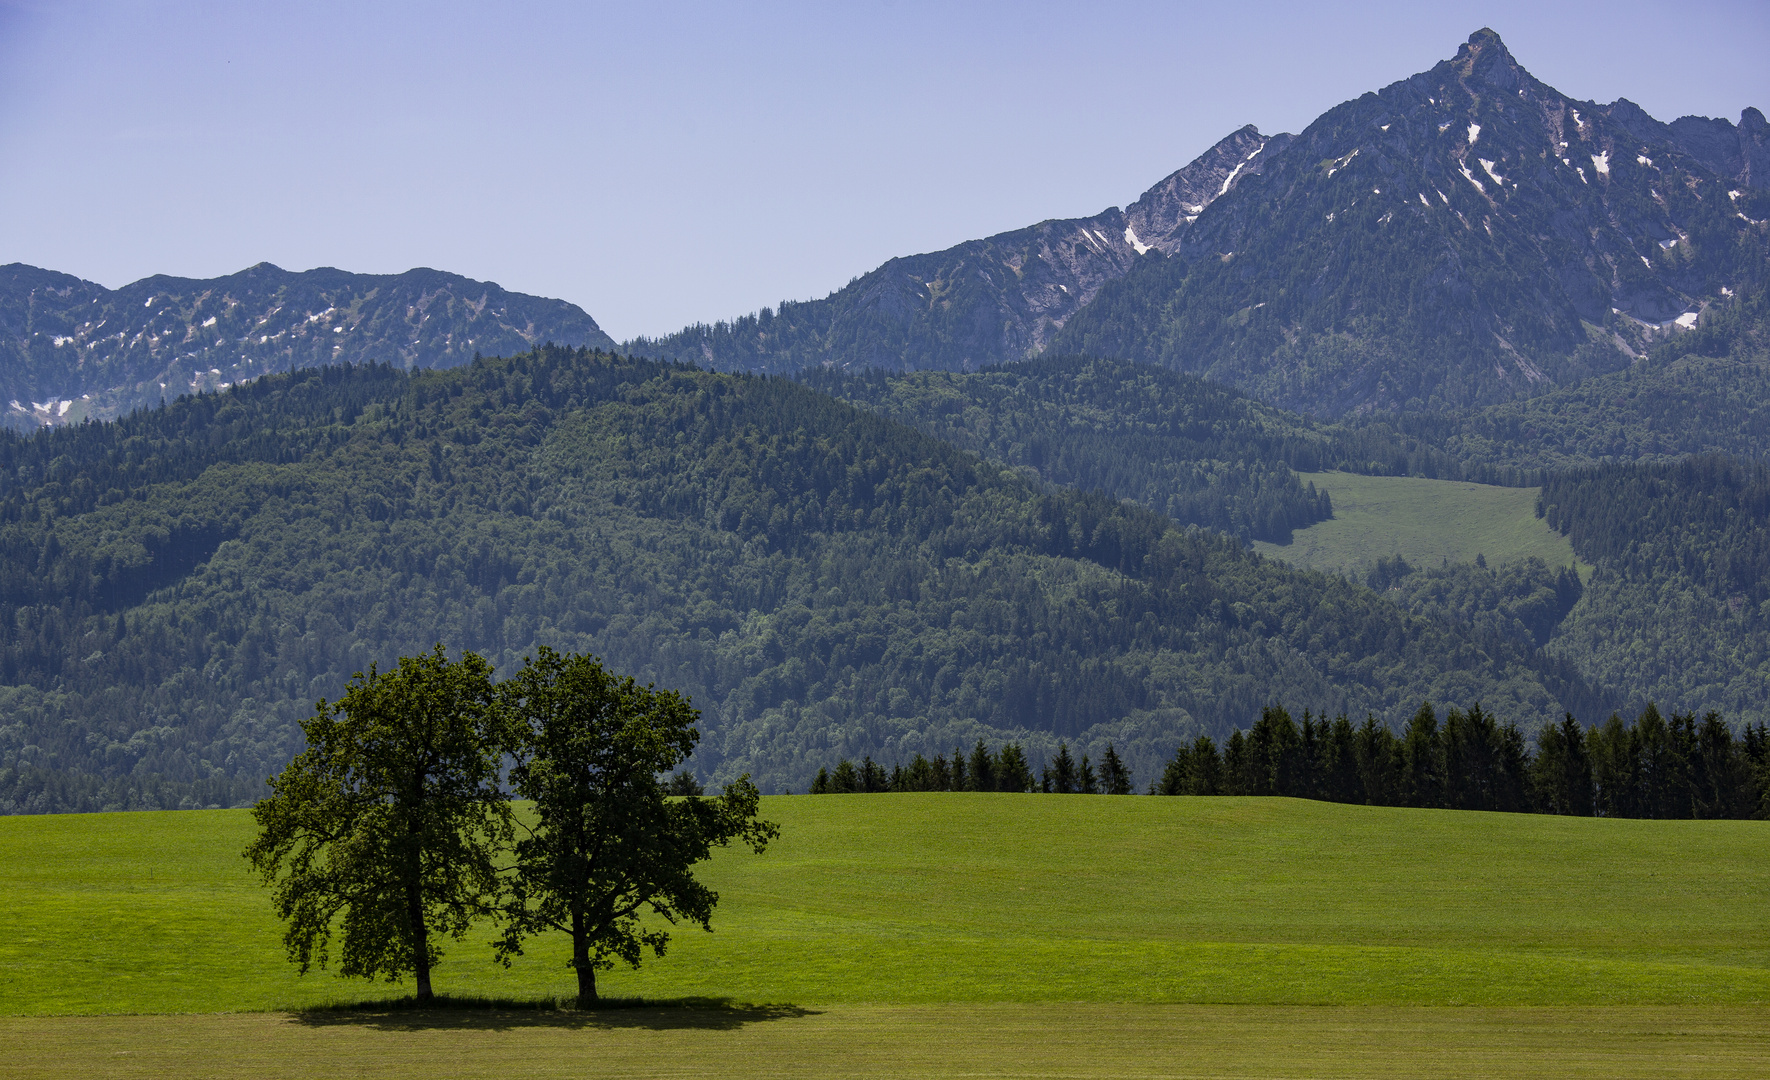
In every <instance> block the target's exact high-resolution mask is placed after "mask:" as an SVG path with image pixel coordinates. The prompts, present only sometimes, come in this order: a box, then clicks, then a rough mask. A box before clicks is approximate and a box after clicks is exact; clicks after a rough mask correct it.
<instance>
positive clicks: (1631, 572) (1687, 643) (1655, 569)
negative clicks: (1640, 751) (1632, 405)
mask: <svg viewBox="0 0 1770 1080" xmlns="http://www.w3.org/2000/svg"><path fill="white" fill-rule="evenodd" d="M1542 504H1543V506H1542V509H1543V513H1544V516H1545V518H1546V519H1547V520H1548V522H1549V524H1551V525H1553V526H1554V527H1555V528H1557V529H1559V530H1561V531H1562V532H1565V533H1566V534H1567V536H1568V539H1570V540H1571V541H1573V546H1574V550H1575V551H1577V552H1579V553H1580V555H1581V557H1582V558H1585V559H1586V560H1588V561H1590V562H1592V563H1594V564H1595V565H1596V566H1597V571H1596V572H1595V573H1594V574H1593V576H1592V581H1591V582H1590V584H1589V585H1588V586H1587V588H1586V590H1585V596H1584V597H1583V598H1582V599H1581V601H1580V603H1579V604H1578V605H1577V606H1576V607H1575V608H1574V609H1573V611H1572V613H1571V614H1570V615H1569V616H1568V619H1567V621H1566V622H1565V623H1563V624H1562V625H1561V628H1560V634H1559V637H1558V638H1557V640H1556V642H1555V644H1554V645H1553V646H1551V649H1550V651H1551V652H1555V653H1558V654H1560V655H1564V656H1568V657H1576V658H1578V662H1579V666H1580V667H1581V669H1582V670H1584V671H1585V672H1587V673H1589V674H1590V676H1591V677H1593V678H1594V679H1597V680H1600V681H1603V682H1606V683H1608V684H1609V685H1613V686H1626V687H1630V688H1631V689H1632V691H1633V692H1634V693H1636V694H1639V695H1642V696H1644V697H1647V698H1653V699H1657V700H1659V701H1662V702H1677V703H1678V707H1679V708H1681V709H1686V710H1695V711H1706V710H1709V709H1715V710H1719V711H1720V712H1721V713H1722V715H1724V716H1726V717H1727V718H1728V719H1729V720H1730V721H1733V722H1736V723H1737V722H1747V723H1750V722H1760V723H1761V722H1763V721H1764V720H1765V719H1766V718H1770V467H1766V466H1765V465H1763V464H1762V463H1745V462H1740V461H1737V460H1734V459H1731V458H1727V457H1722V456H1718V455H1715V456H1704V457H1695V458H1688V459H1685V460H1682V461H1673V462H1657V463H1646V464H1611V465H1604V466H1600V467H1598V468H1595V469H1587V470H1578V471H1572V472H1568V473H1564V474H1562V475H1559V476H1556V477H1554V478H1552V479H1551V480H1550V481H1549V482H1548V483H1547V484H1545V485H1544V486H1543V491H1542Z"/></svg>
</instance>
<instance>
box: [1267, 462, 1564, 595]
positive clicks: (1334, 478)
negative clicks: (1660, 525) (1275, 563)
mask: <svg viewBox="0 0 1770 1080" xmlns="http://www.w3.org/2000/svg"><path fill="white" fill-rule="evenodd" d="M1301 476H1302V478H1303V479H1304V480H1306V481H1312V482H1313V483H1314V484H1315V486H1316V487H1317V488H1325V489H1326V490H1327V492H1328V494H1329V495H1331V496H1332V497H1333V500H1334V516H1333V517H1332V518H1331V519H1329V520H1327V521H1323V522H1318V523H1317V524H1315V525H1311V526H1310V527H1309V528H1307V529H1299V530H1297V531H1296V532H1295V533H1293V534H1292V537H1291V542H1290V543H1288V544H1269V543H1265V542H1258V543H1255V545H1254V547H1255V549H1256V550H1258V551H1260V552H1261V553H1262V554H1265V555H1269V556H1271V557H1273V558H1275V559H1283V560H1284V561H1285V562H1288V563H1291V564H1292V565H1295V566H1303V567H1307V568H1309V569H1312V570H1330V571H1333V572H1335V573H1360V572H1362V571H1364V570H1365V569H1367V568H1369V567H1370V566H1371V564H1373V563H1374V562H1375V561H1376V560H1377V559H1381V558H1387V557H1389V556H1391V555H1397V554H1399V555H1401V556H1402V557H1404V558H1405V559H1407V561H1408V562H1409V563H1411V564H1413V565H1414V566H1416V567H1429V566H1438V565H1439V564H1440V563H1441V562H1442V561H1444V560H1449V561H1450V562H1453V563H1460V562H1474V561H1475V556H1477V555H1482V556H1484V557H1485V558H1486V559H1487V561H1488V562H1489V563H1490V564H1496V565H1497V564H1498V563H1502V562H1508V561H1510V560H1512V559H1523V558H1528V557H1529V556H1532V555H1535V556H1537V557H1538V558H1540V559H1542V560H1543V561H1544V562H1546V563H1548V564H1549V565H1550V566H1568V565H1571V564H1575V563H1577V560H1576V558H1575V557H1574V554H1573V545H1572V544H1570V543H1568V540H1567V538H1566V537H1565V536H1562V535H1561V534H1559V533H1557V532H1556V531H1555V530H1553V529H1551V528H1549V526H1548V525H1547V524H1545V523H1544V522H1543V521H1542V520H1541V519H1540V518H1538V517H1537V516H1536V496H1537V491H1538V490H1539V489H1537V488H1507V487H1494V486H1492V485H1489V484H1469V483H1464V482H1462V481H1460V480H1427V479H1424V478H1422V477H1417V476H1359V475H1357V474H1354V473H1341V472H1326V473H1303V474H1301ZM1586 572H1589V571H1587V570H1586V569H1585V568H1582V573H1586Z"/></svg>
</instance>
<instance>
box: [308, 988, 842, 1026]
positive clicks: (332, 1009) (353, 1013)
mask: <svg viewBox="0 0 1770 1080" xmlns="http://www.w3.org/2000/svg"><path fill="white" fill-rule="evenodd" d="M817 1015H819V1014H818V1012H817V1010H815V1009H807V1008H804V1007H802V1006H799V1005H782V1004H769V1005H755V1004H749V1003H738V1002H734V1001H732V1000H730V999H729V998H662V999H650V1000H648V999H645V998H605V999H603V1000H602V1001H601V1002H600V1003H598V1005H597V1007H596V1008H594V1009H579V1008H577V1006H576V1004H575V1002H574V1001H573V1000H572V999H571V998H535V999H519V998H465V997H446V996H443V997H438V998H436V999H435V1000H433V1001H428V1002H425V1003H423V1004H420V1003H418V1002H417V1001H415V1000H414V999H412V998H409V997H402V998H391V999H388V1000H385V1001H363V1002H354V1003H351V1004H347V1005H330V1006H322V1007H319V1008H310V1009H303V1010H300V1011H298V1012H295V1013H294V1014H293V1018H294V1020H295V1022H296V1023H298V1024H302V1025H305V1026H307V1027H344V1026H351V1027H366V1028H374V1029H375V1030H377V1031H426V1030H437V1029H451V1030H463V1031H507V1030H511V1029H515V1028H573V1029H576V1028H587V1029H602V1030H612V1029H615V1028H644V1029H646V1030H649V1031H677V1030H687V1029H694V1030H701V1031H732V1030H736V1029H738V1028H742V1027H748V1026H749V1025H751V1024H760V1023H765V1022H767V1021H770V1020H796V1019H799V1018H800V1017H805V1016H817Z"/></svg>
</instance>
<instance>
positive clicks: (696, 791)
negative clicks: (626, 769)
mask: <svg viewBox="0 0 1770 1080" xmlns="http://www.w3.org/2000/svg"><path fill="white" fill-rule="evenodd" d="M826 779H827V778H826ZM664 788H665V791H666V793H668V794H670V795H681V796H699V795H705V794H706V793H707V789H706V788H704V787H702V786H701V782H700V781H699V780H696V779H695V778H694V774H693V773H691V772H689V771H688V770H687V769H679V770H677V772H676V773H675V775H673V776H671V777H670V782H669V783H668V784H666V785H664Z"/></svg>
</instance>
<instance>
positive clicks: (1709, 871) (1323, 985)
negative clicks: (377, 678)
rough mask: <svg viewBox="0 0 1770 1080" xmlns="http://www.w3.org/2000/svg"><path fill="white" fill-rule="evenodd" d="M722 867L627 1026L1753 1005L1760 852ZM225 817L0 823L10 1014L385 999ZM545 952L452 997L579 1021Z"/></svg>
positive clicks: (925, 841)
mask: <svg viewBox="0 0 1770 1080" xmlns="http://www.w3.org/2000/svg"><path fill="white" fill-rule="evenodd" d="M764 814H765V815H766V816H768V817H770V818H771V819H773V820H776V821H778V822H780V824H781V826H782V836H781V839H780V840H779V841H778V842H777V843H776V844H774V845H773V846H772V847H771V848H770V850H769V852H768V853H767V854H766V855H764V856H761V857H756V856H753V855H750V854H748V853H747V852H746V851H742V850H732V851H726V852H722V853H721V854H720V855H719V856H718V857H717V858H716V859H715V860H714V861H713V862H712V863H711V864H709V865H708V866H707V867H706V868H705V870H704V871H703V873H704V877H705V880H707V881H708V882H709V883H710V884H712V885H713V887H715V888H716V889H718V890H719V891H720V893H721V897H722V898H721V902H720V905H719V908H718V912H717V914H716V916H715V920H714V926H715V932H714V933H712V934H706V933H703V932H701V931H699V930H690V929H683V930H679V931H678V932H677V935H676V940H675V942H674V943H673V944H672V946H671V948H670V950H669V953H668V955H667V956H666V957H664V958H663V959H661V960H649V961H648V962H647V964H646V965H645V967H643V968H642V969H640V970H639V971H637V972H634V971H630V970H617V971H614V972H610V973H606V974H604V975H603V976H602V978H601V979H600V980H599V981H600V985H601V988H602V990H603V991H604V992H605V993H607V994H610V995H614V996H624V997H628V998H640V999H645V1000H652V1001H656V1000H660V999H708V1000H735V1001H740V1002H789V1003H795V1004H798V1005H805V1004H829V1003H842V1002H849V1003H855V1002H888V1003H900V1004H905V1003H933V1002H961V1001H968V1002H1004V1003H1010V1002H1041V1001H1046V1002H1061V1001H1096V1002H1114V1001H1118V1002H1195V1003H1237V1002H1244V1003H1272V1004H1356V1005H1409V1004H1466V1005H1489V1006H1498V1005H1520V1004H1536V1005H1572V1004H1620V1003H1640V1004H1654V1003H1661V1004H1665V1003H1749V1002H1765V1001H1770V919H1765V918H1764V909H1763V897H1764V896H1765V895H1767V894H1770V860H1766V859H1764V858H1763V857H1762V852H1763V851H1764V849H1765V845H1766V842H1767V841H1770V823H1764V822H1751V821H1729V822H1692V821H1681V822H1655V821H1612V820H1593V819H1568V818H1553V817H1541V816H1530V815H1503V814H1476V813H1466V812H1455V811H1433V810H1405V809H1392V808H1377V807H1358V806H1342V805H1334V804H1327V803H1311V802H1303V801H1297V800H1287V799H1227V798H1224V799H1174V798H1154V797H1147V796H1139V797H1132V798H1108V797H1100V796H1041V795H952V794H931V795H854V796H787V797H772V798H769V799H766V800H765V801H764ZM250 831H251V820H250V818H249V816H248V815H247V814H246V813H245V812H242V811H196V812H168V813H146V814H105V815H84V816H61V817H12V818H3V819H0V890H3V892H4V895H5V896H6V897H7V899H8V902H9V905H8V906H9V909H10V914H11V916H12V918H11V930H12V933H11V934H9V935H7V936H6V937H5V938H3V939H0V1013H13V1014H18V1013H26V1014H41V1013H94V1012H144V1011H145V1012H206V1011H222V1010H242V1009H244V1010H249V1009H278V1008H299V1007H308V1006H315V1005H322V1004H336V1003H341V1002H351V1001H363V1000H374V999H384V998H388V997H392V996H396V995H398V994H400V993H402V992H409V990H410V987H409V986H405V987H397V986H388V985H386V984H370V983H364V982H360V981H346V980H341V979H337V978H334V977H332V976H330V975H325V974H311V975H309V976H307V977H305V978H297V977H296V975H295V973H294V970H293V968H292V967H291V966H290V965H289V964H288V963H287V962H286V961H285V960H284V958H283V955H282V948H281V929H280V926H279V925H278V924H277V922H276V921H275V919H274V918H273V917H272V914H271V910H270V904H269V897H268V894H267V892H266V890H264V889H263V888H262V887H261V886H260V885H259V884H258V883H257V882H256V881H255V880H254V879H253V877H252V876H251V874H250V872H249V870H248V868H247V865H246V863H245V860H244V859H242V858H241V857H240V855H239V852H240V850H241V849H242V848H243V847H244V846H245V844H246V842H247V840H248V838H249V835H250ZM565 956H566V950H565V948H564V945H563V942H562V941H558V940H547V939H541V940H537V941H535V942H534V943H533V944H532V945H531V947H530V948H529V951H528V954H527V955H526V956H524V957H522V958H520V959H519V960H518V962H517V963H516V965H515V966H514V967H513V968H512V969H510V970H508V971H506V970H504V969H503V968H500V967H498V966H496V965H494V964H493V963H492V962H491V958H490V950H489V949H488V948H487V947H486V946H485V944H484V942H483V940H478V941H470V942H463V943H460V944H456V945H454V946H453V947H452V948H451V949H450V951H449V953H448V955H447V956H446V957H445V959H444V961H443V963H442V965H441V966H440V967H439V969H438V971H437V974H436V985H437V989H438V991H439V992H440V993H448V994H452V995H457V996H478V997H483V998H492V999H505V1000H528V1001H533V1000H553V999H561V998H569V997H570V996H571V994H572V992H573V986H574V983H573V978H572V974H571V972H569V971H568V970H567V969H566V967H565Z"/></svg>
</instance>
